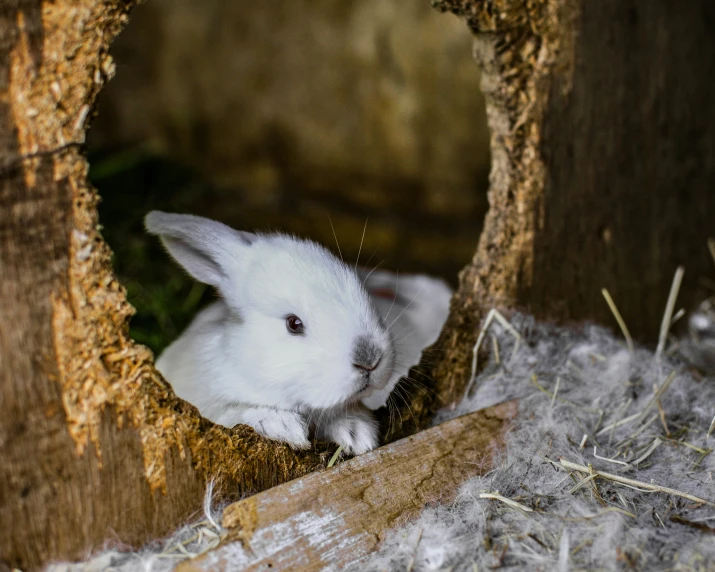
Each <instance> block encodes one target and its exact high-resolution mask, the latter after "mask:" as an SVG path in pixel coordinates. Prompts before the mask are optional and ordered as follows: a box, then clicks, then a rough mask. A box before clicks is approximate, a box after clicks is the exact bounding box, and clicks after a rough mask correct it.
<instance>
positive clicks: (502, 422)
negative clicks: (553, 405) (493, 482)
mask: <svg viewBox="0 0 715 572" xmlns="http://www.w3.org/2000/svg"><path fill="white" fill-rule="evenodd" d="M516 412H517V402H516V401H510V402H507V403H503V404H500V405H497V406H494V407H490V408H488V409H484V410H482V411H477V412H475V413H471V414H469V415H465V416H463V417H459V418H457V419H453V420H451V421H448V422H446V423H443V424H442V425H439V426H437V427H433V428H431V429H428V430H426V431H423V432H421V433H418V434H417V435H414V436H412V437H408V438H406V439H403V440H401V441H398V442H396V443H392V444H390V445H386V446H384V447H382V448H380V449H377V450H375V451H373V452H371V453H367V454H365V455H361V456H360V457H357V458H354V459H352V460H350V461H347V462H345V463H342V464H339V465H338V466H336V467H333V468H332V469H328V470H325V471H321V472H319V473H313V474H311V475H308V476H307V477H303V478H302V479H298V480H295V481H292V482H290V483H286V484H284V485H281V486H279V487H275V488H273V489H271V490H268V491H265V492H263V493H260V494H258V495H255V496H252V497H250V498H247V499H245V500H242V501H240V502H237V503H234V504H232V505H229V506H228V507H227V508H226V509H225V511H224V516H223V526H224V527H226V528H228V530H229V532H228V536H227V538H226V539H225V540H224V543H223V545H222V546H220V547H218V548H216V549H214V550H213V551H211V552H209V553H207V554H206V555H204V556H202V557H200V558H198V559H196V560H192V561H188V562H185V563H184V564H182V565H181V566H179V568H178V569H177V571H179V572H198V571H204V570H270V569H273V570H296V571H298V570H306V571H309V570H323V569H331V570H342V569H344V568H345V567H347V566H349V565H352V564H356V563H359V561H360V559H361V558H362V557H364V556H366V555H368V554H370V553H371V552H373V551H374V550H376V549H377V548H378V546H379V544H380V542H381V541H382V540H383V539H384V537H385V535H386V533H387V532H388V531H389V530H390V529H391V528H393V527H397V526H400V525H402V524H404V523H406V522H407V521H409V520H410V519H412V518H414V517H415V516H417V515H418V514H419V513H420V512H421V511H422V510H423V508H424V507H425V506H426V505H429V504H432V503H444V502H449V501H451V500H452V499H454V497H455V495H456V494H457V491H458V489H459V487H460V485H461V484H462V483H463V482H464V481H465V480H466V479H468V478H470V477H473V476H475V475H480V474H484V473H485V472H487V471H488V470H489V469H490V468H491V467H492V461H493V458H494V454H495V452H496V451H497V450H498V448H499V447H501V446H502V445H503V436H504V432H505V431H506V429H507V427H508V426H509V421H510V420H511V419H512V418H513V417H514V416H515V415H516Z"/></svg>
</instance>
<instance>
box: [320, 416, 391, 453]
mask: <svg viewBox="0 0 715 572" xmlns="http://www.w3.org/2000/svg"><path fill="white" fill-rule="evenodd" d="M320 435H321V437H322V438H323V439H326V440H328V441H332V442H333V443H337V444H338V445H341V446H342V447H343V450H344V451H345V452H346V453H348V454H351V455H361V454H362V453H366V452H367V451H371V450H372V449H374V448H375V447H377V445H378V443H377V421H375V419H374V418H373V417H372V415H371V414H370V413H368V412H367V411H350V412H348V413H347V414H346V415H343V416H336V417H334V418H333V419H331V420H330V421H328V423H327V424H326V426H325V427H324V428H323V430H322V431H320Z"/></svg>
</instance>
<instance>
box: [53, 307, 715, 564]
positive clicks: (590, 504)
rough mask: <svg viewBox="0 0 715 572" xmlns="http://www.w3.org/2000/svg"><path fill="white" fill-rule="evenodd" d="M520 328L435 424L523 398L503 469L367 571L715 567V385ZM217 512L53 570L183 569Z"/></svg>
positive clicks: (426, 515)
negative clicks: (139, 543)
mask: <svg viewBox="0 0 715 572" xmlns="http://www.w3.org/2000/svg"><path fill="white" fill-rule="evenodd" d="M511 324H512V326H513V328H514V330H513V331H512V330H510V329H509V328H505V327H504V326H503V325H499V324H498V323H497V322H495V323H494V325H492V326H491V327H490V329H489V331H488V332H487V335H486V336H485V337H484V343H483V344H482V347H483V351H482V352H481V353H480V356H479V359H480V360H482V361H483V360H485V359H486V360H487V361H486V365H485V367H484V369H483V371H481V373H480V374H479V376H478V377H476V379H475V380H474V381H475V383H474V385H473V387H472V391H471V395H469V396H468V397H466V398H465V399H464V400H463V401H462V403H461V404H459V406H458V407H456V408H455V409H454V410H452V411H442V412H441V413H440V414H439V416H438V418H437V420H436V421H435V422H436V423H438V422H442V421H445V420H447V419H449V418H452V417H455V416H458V415H462V414H464V413H467V412H470V411H474V410H477V409H481V408H484V407H488V406H490V405H493V404H496V403H499V402H502V401H504V400H507V399H511V398H515V397H518V398H519V399H520V406H519V407H520V415H519V417H518V423H517V424H516V425H515V427H514V428H513V430H512V431H511V432H510V433H509V435H508V437H507V444H506V448H505V450H503V451H502V452H501V453H500V454H499V456H498V461H497V464H496V468H495V469H494V470H492V471H491V472H490V473H489V474H487V475H485V476H483V477H478V478H474V479H471V480H469V481H467V482H465V483H464V485H463V486H462V488H461V491H460V493H459V495H458V497H457V499H456V500H455V501H454V502H453V503H452V504H450V505H448V506H438V507H432V508H427V509H426V510H425V511H424V512H423V514H422V515H421V517H420V518H419V519H417V520H416V521H415V522H413V523H411V524H410V525H408V526H406V527H404V528H401V529H399V530H395V531H393V532H392V533H391V534H390V535H389V537H388V539H387V541H386V542H385V543H384V545H383V547H382V548H381V550H380V551H379V552H378V553H375V554H373V555H371V556H370V557H369V558H368V559H367V560H363V561H361V562H359V563H357V564H356V565H355V566H354V570H374V571H381V570H388V571H391V570H408V571H412V570H414V571H421V570H452V571H461V570H464V571H473V570H488V569H494V568H499V569H506V570H509V569H514V570H545V571H550V570H559V571H566V570H648V571H650V570H715V505H713V504H708V503H712V502H715V480H714V479H713V473H714V472H715V455H713V454H712V452H711V450H712V447H713V444H714V443H715V434H713V427H712V422H713V416H714V415H715V378H712V377H702V376H700V375H699V374H697V373H696V372H695V371H693V370H691V369H689V368H688V367H687V366H686V365H685V364H684V363H683V362H681V361H678V360H677V359H676V358H674V357H668V355H667V352H666V354H665V355H664V356H662V357H656V356H654V354H653V353H651V352H650V351H648V350H645V349H642V348H636V350H635V351H634V352H633V353H631V352H629V351H628V349H627V348H626V346H625V344H624V343H623V342H622V341H620V339H618V338H616V337H615V336H614V335H612V334H611V333H609V332H608V331H607V330H605V329H603V328H599V327H595V326H584V327H582V328H579V329H566V328H560V327H555V326H550V325H545V324H539V323H536V322H534V320H532V319H531V318H529V317H527V316H522V315H516V316H514V317H513V318H512V321H511ZM515 332H516V333H518V336H516V335H515ZM654 392H657V398H656V399H654ZM561 460H564V461H565V462H566V463H568V462H571V463H576V464H578V465H582V466H584V469H585V470H586V471H588V470H589V469H588V467H591V466H592V467H593V469H595V470H596V471H603V472H606V473H609V474H611V475H612V476H613V475H615V476H616V477H617V478H620V479H623V478H625V479H630V481H628V482H629V483H631V484H623V483H619V482H615V481H614V480H612V479H610V478H603V477H600V476H594V475H593V474H591V475H589V474H588V473H587V472H580V471H574V470H567V468H565V467H564V465H563V464H562V462H561ZM632 481H639V482H640V483H643V486H648V487H649V488H653V486H659V487H668V488H669V489H674V491H673V492H672V493H666V492H661V491H659V490H656V491H653V490H646V489H645V488H643V486H635V485H634V484H633V483H632ZM480 495H491V496H490V497H485V498H482V497H480ZM207 498H208V499H210V492H209V495H208V497H207ZM698 499H702V500H704V501H707V502H702V501H701V500H698ZM206 515H207V516H206V517H205V518H204V519H203V521H202V522H201V523H199V524H197V525H193V527H188V528H184V529H182V530H180V531H178V532H177V534H176V535H175V536H174V537H172V538H171V539H169V540H167V541H164V542H160V543H157V544H155V545H153V546H150V547H147V548H146V549H144V550H143V551H140V552H134V553H122V552H117V551H108V552H105V553H103V554H100V555H99V556H97V557H95V559H94V560H91V561H90V562H88V563H85V564H77V565H67V564H63V565H55V566H53V567H51V570H52V571H53V572H60V571H79V570H82V571H89V570H92V571H99V570H115V571H120V570H121V571H122V572H127V571H129V570H153V571H159V570H162V571H163V570H170V569H171V568H173V566H174V565H175V564H176V563H177V562H178V561H179V560H180V559H183V558H186V557H188V556H189V555H192V554H197V553H200V552H203V551H205V550H206V549H208V548H210V547H212V546H213V545H215V544H216V543H217V542H218V536H219V535H220V533H221V530H220V527H219V526H218V525H217V524H216V522H217V519H218V517H217V516H214V515H212V512H211V510H210V507H209V505H208V504H207V508H206Z"/></svg>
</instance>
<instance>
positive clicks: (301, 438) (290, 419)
mask: <svg viewBox="0 0 715 572" xmlns="http://www.w3.org/2000/svg"><path fill="white" fill-rule="evenodd" d="M243 423H245V424H246V425H250V426H251V427H253V428H254V429H255V430H256V432H258V433H259V434H261V435H263V436H264V437H266V438H268V439H272V440H274V441H281V442H282V443H287V444H288V445H290V446H291V447H292V448H293V449H307V448H308V447H310V441H308V425H307V423H306V422H305V419H303V417H302V416H301V415H300V414H299V413H296V412H295V411H286V410H283V409H270V408H268V407H252V408H250V409H247V410H246V411H245V412H244V413H243Z"/></svg>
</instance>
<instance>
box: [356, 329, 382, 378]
mask: <svg viewBox="0 0 715 572" xmlns="http://www.w3.org/2000/svg"><path fill="white" fill-rule="evenodd" d="M381 359H382V349H381V348H380V346H378V345H377V344H376V343H375V341H374V340H373V339H372V338H369V337H367V336H360V337H359V338H357V340H355V347H354V349H353V365H354V366H355V367H356V368H357V369H359V370H362V371H364V372H366V373H370V372H371V371H374V370H375V368H376V367H377V366H378V365H379V364H380V360H381Z"/></svg>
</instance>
